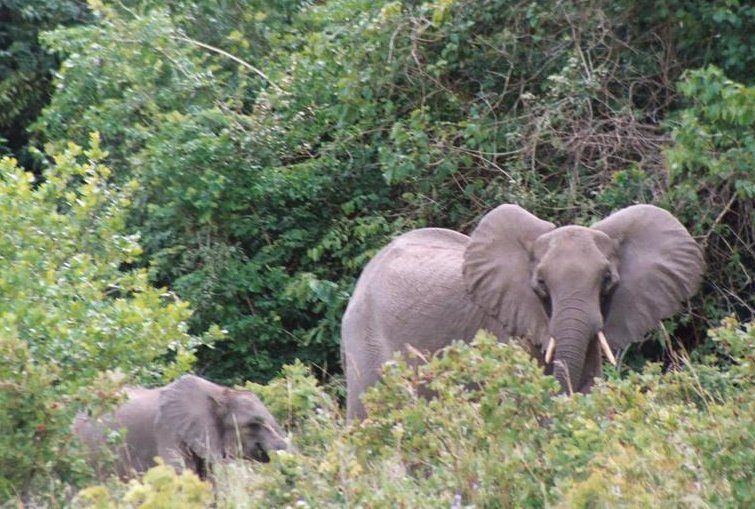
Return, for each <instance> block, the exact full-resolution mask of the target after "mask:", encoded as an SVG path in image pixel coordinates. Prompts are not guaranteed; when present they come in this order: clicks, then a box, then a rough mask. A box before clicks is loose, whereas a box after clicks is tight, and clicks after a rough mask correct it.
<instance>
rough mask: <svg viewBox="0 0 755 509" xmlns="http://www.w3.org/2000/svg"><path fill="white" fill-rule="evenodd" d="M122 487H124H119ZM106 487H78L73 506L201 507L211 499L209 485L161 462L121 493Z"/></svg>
mask: <svg viewBox="0 0 755 509" xmlns="http://www.w3.org/2000/svg"><path fill="white" fill-rule="evenodd" d="M121 487H123V486H121ZM113 491H115V492H117V491H118V490H117V489H115V490H112V489H109V488H108V487H107V486H92V487H89V488H86V489H84V490H81V491H80V492H79V494H78V498H77V501H76V505H77V506H80V507H95V508H108V509H114V508H124V509H125V508H140V509H173V508H175V509H201V508H203V507H208V505H209V503H210V501H211V499H212V491H211V489H210V484H209V483H207V482H204V481H201V480H200V479H199V477H197V475H196V474H195V473H194V472H191V471H190V470H187V471H185V472H183V473H181V474H180V475H179V474H176V471H175V470H174V469H173V467H171V466H167V465H164V464H162V463H160V464H158V465H157V466H155V467H152V468H151V469H149V470H148V471H147V472H145V473H144V475H143V476H142V478H141V480H134V481H132V482H131V483H129V484H128V486H127V488H126V489H125V493H123V494H122V495H121V494H119V493H113Z"/></svg>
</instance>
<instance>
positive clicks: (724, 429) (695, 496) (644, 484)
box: [216, 318, 755, 507]
mask: <svg viewBox="0 0 755 509" xmlns="http://www.w3.org/2000/svg"><path fill="white" fill-rule="evenodd" d="M710 335H711V340H712V341H713V343H714V344H715V345H716V349H715V352H711V353H708V354H705V355H704V356H696V357H695V358H693V359H691V360H690V359H689V358H687V357H685V356H683V355H681V354H680V356H679V357H678V360H679V365H678V368H677V369H676V370H673V371H669V372H666V373H662V372H661V369H660V366H659V365H657V364H649V365H648V366H647V368H646V369H645V371H644V372H626V373H619V372H616V371H613V372H612V374H611V375H610V376H609V378H608V379H607V380H603V381H601V382H599V383H598V384H597V385H596V387H595V390H594V391H593V392H592V393H591V394H589V395H581V394H578V395H575V396H573V397H564V396H557V392H558V384H557V383H556V381H555V380H554V379H552V378H551V377H548V376H545V375H544V374H543V372H542V369H541V368H540V367H538V366H537V364H536V363H535V362H534V361H533V359H532V358H531V356H530V355H528V354H527V353H526V352H525V351H524V350H523V349H522V348H520V347H519V346H517V345H515V344H514V345H504V344H500V343H498V342H496V341H495V340H494V339H493V338H492V337H490V336H488V335H485V334H480V335H478V336H477V338H476V339H475V341H474V342H473V343H471V344H465V343H461V342H459V343H454V344H453V345H451V346H449V347H447V348H445V349H444V350H443V351H441V352H439V353H438V354H436V355H435V356H433V357H432V358H431V359H429V362H428V363H427V364H425V365H422V366H420V367H419V368H413V367H411V366H410V365H409V364H407V362H406V360H404V359H402V358H400V357H397V358H396V359H395V361H393V362H391V363H389V364H387V365H386V367H385V372H384V373H385V375H384V378H383V381H382V383H381V384H380V385H378V386H376V387H374V388H372V389H370V390H369V391H368V394H367V395H366V397H365V400H366V405H367V408H368V415H369V417H368V418H367V419H366V420H365V421H363V422H354V423H351V424H346V423H344V421H343V417H342V415H341V414H340V413H339V412H332V413H331V412H330V411H329V410H328V408H329V403H328V402H329V398H328V396H327V395H325V394H324V393H323V392H322V390H321V389H318V388H317V386H316V385H315V381H314V379H313V378H312V377H311V376H310V375H307V374H306V371H304V370H303V368H302V367H301V366H300V365H298V366H291V367H287V368H286V371H285V374H284V375H283V376H281V377H280V378H277V379H275V380H273V381H272V382H271V384H270V386H268V387H267V388H265V387H262V386H255V387H254V389H255V390H256V391H259V392H261V393H262V394H263V396H264V397H265V399H266V402H267V404H268V405H270V407H271V408H272V409H274V411H275V412H276V414H277V415H278V417H279V418H281V420H282V421H283V422H286V421H285V418H284V416H285V415H288V416H290V417H291V420H289V421H288V422H289V423H293V424H294V426H295V429H296V430H297V431H295V432H294V433H293V434H292V440H293V442H294V445H295V446H296V448H295V449H294V450H293V451H291V452H285V453H280V454H277V455H274V457H273V458H272V461H271V463H269V464H266V465H260V464H252V463H248V462H247V463H233V464H230V465H226V466H224V467H223V468H222V469H220V470H219V471H218V472H217V473H218V476H219V477H218V479H217V481H216V486H217V493H216V503H217V505H218V507H241V506H243V507H271V506H276V507H277V506H280V507H283V506H295V507H322V506H328V507H340V506H343V507H353V506H363V507H385V506H391V507H394V506H398V507H438V506H447V507H471V506H474V507H546V506H553V507H604V506H606V507H608V506H610V507H616V506H622V507H635V506H648V505H652V506H663V507H668V506H689V505H710V506H714V507H747V506H749V505H751V504H752V503H753V502H755V489H753V486H754V485H755V484H753V481H754V479H753V473H752V468H751V466H752V462H753V461H755V456H754V453H753V451H755V430H753V428H752V426H751V423H752V421H753V418H755V406H754V404H753V401H755V398H753V396H755V393H754V392H753V389H754V388H755V371H754V370H753V366H755V362H753V361H755V359H754V358H753V351H755V350H754V349H753V347H755V323H750V324H746V325H743V326H742V325H740V324H739V323H738V322H737V321H736V320H734V319H733V318H728V319H726V320H725V321H724V322H723V324H722V325H721V326H720V327H719V328H716V329H713V330H711V331H710ZM722 388H724V389H723V390H722ZM266 389H267V390H266ZM428 390H432V392H433V394H434V397H433V398H431V399H426V398H425V397H423V396H422V394H427V391H428ZM314 429H316V430H319V431H320V435H319V436H322V437H323V439H322V440H313V439H312V438H313V436H314V435H313V434H312V430H314Z"/></svg>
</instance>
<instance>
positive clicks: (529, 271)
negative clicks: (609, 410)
mask: <svg viewBox="0 0 755 509" xmlns="http://www.w3.org/2000/svg"><path fill="white" fill-rule="evenodd" d="M702 271H703V258H702V252H701V250H700V248H699V246H698V245H697V243H696V242H695V241H694V240H693V239H692V237H691V236H690V235H689V233H688V232H687V230H686V229H685V228H684V226H682V225H681V223H679V221H677V220H676V218H674V216H672V215H671V214H670V213H668V212H666V211H665V210H663V209H660V208H658V207H654V206H651V205H635V206H632V207H628V208H626V209H623V210H621V211H619V212H616V213H615V214H613V215H611V216H609V217H608V218H606V219H604V220H603V221H600V222H598V223H596V224H594V225H593V226H592V227H590V228H586V227H582V226H564V227H561V228H556V227H555V226H554V225H553V224H552V223H549V222H546V221H542V220H540V219H538V218H537V217H535V216H533V215H532V214H530V213H529V212H527V211H525V210H524V209H522V208H520V207H518V206H516V205H501V206H500V207H498V208H496V209H495V210H493V211H491V212H490V213H488V214H487V215H486V216H485V217H484V218H483V219H482V221H481V222H480V224H479V225H478V227H477V228H476V229H475V231H474V232H473V233H472V235H471V238H470V241H469V244H468V247H467V249H466V252H465V254H464V266H463V277H464V281H465V284H466V287H467V291H468V292H469V294H470V296H471V298H472V300H474V301H475V302H476V303H477V304H478V305H480V306H481V307H483V308H485V309H486V310H487V311H488V312H489V313H490V314H491V315H493V316H494V317H496V318H498V319H499V320H500V321H501V322H502V323H503V324H504V325H505V326H506V329H507V331H508V332H509V333H510V334H511V335H514V336H526V337H529V338H531V339H532V340H533V341H534V342H535V343H536V344H538V345H539V347H540V349H541V351H542V352H543V353H544V359H545V362H546V364H547V365H548V368H547V369H548V370H549V371H550V372H552V373H553V374H554V375H555V377H556V378H557V379H558V380H559V382H560V383H561V386H562V388H563V390H564V391H566V392H573V391H582V392H587V391H589V389H590V387H591V386H592V381H593V377H595V376H599V375H600V373H601V368H600V366H601V352H603V353H604V354H605V355H607V356H608V357H609V359H612V356H613V354H612V352H611V350H614V351H615V350H616V349H619V348H622V347H625V346H627V345H628V344H629V343H631V342H632V341H639V340H641V339H642V337H643V335H644V334H645V333H646V332H648V331H650V330H651V329H652V328H654V327H655V326H656V325H657V324H658V322H659V321H660V320H661V319H662V318H665V317H668V316H670V315H671V314H673V313H674V312H675V311H676V310H677V309H678V307H679V306H680V303H681V302H682V301H683V300H685V299H687V298H689V297H690V296H692V295H693V294H694V292H695V291H696V289H697V286H698V284H699V282H700V279H701V276H702Z"/></svg>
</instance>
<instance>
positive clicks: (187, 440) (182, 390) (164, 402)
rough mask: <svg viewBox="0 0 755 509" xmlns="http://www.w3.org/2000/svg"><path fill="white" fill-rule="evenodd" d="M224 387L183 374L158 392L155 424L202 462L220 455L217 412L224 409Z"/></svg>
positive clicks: (220, 432) (218, 457)
mask: <svg viewBox="0 0 755 509" xmlns="http://www.w3.org/2000/svg"><path fill="white" fill-rule="evenodd" d="M224 393H225V388H224V387H221V386H219V385H216V384H214V383H212V382H210V381H208V380H205V379H203V378H200V377H198V376H195V375H184V376H182V377H181V378H179V379H178V380H176V381H175V382H173V383H170V384H168V385H166V386H165V387H163V388H162V389H161V390H160V403H159V407H158V412H157V418H156V421H155V422H156V424H157V425H158V426H160V427H162V428H163V429H165V430H170V431H172V432H173V433H175V435H176V436H177V437H178V440H179V441H180V442H182V443H183V444H186V445H187V446H188V447H189V448H190V449H191V450H192V451H193V452H194V453H196V454H198V455H199V456H200V457H202V458H204V459H206V460H213V461H214V460H218V459H220V457H221V456H222V454H223V449H222V443H223V442H222V433H223V430H222V429H221V427H220V422H221V421H220V419H219V418H218V413H219V412H222V408H223V407H224V406H225V401H224Z"/></svg>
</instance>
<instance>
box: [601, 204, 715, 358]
mask: <svg viewBox="0 0 755 509" xmlns="http://www.w3.org/2000/svg"><path fill="white" fill-rule="evenodd" d="M593 228H594V229H596V230H600V231H602V232H604V233H606V234H607V235H608V236H610V237H612V238H613V239H615V240H616V241H618V244H619V282H618V285H617V286H616V289H615V290H614V292H613V295H612V296H611V302H610V306H609V309H608V313H607V316H606V317H605V324H604V330H605V334H606V337H607V338H608V340H609V342H610V343H611V346H612V347H613V348H614V349H616V348H622V347H625V346H627V345H628V344H629V343H631V342H632V341H640V340H642V338H643V336H644V334H645V333H647V332H648V331H650V330H652V329H653V328H654V327H656V326H657V325H658V322H659V321H660V320H661V319H663V318H667V317H669V316H671V315H672V314H673V313H675V312H676V311H677V310H678V309H679V307H680V305H681V303H682V301H684V300H686V299H688V298H689V297H691V296H692V295H694V293H695V292H696V291H697V287H698V285H699V284H700V280H701V278H702V274H703V267H704V262H703V254H702V250H701V249H700V246H698V245H697V243H696V242H695V240H694V239H693V238H692V236H691V235H690V234H689V232H687V230H686V229H685V228H684V226H682V224H681V223H680V222H679V221H678V220H677V219H676V218H675V217H674V216H673V215H671V214H670V213H669V212H667V211H665V210H663V209H661V208H658V207H654V206H652V205H634V206H631V207H627V208H625V209H623V210H620V211H619V212H616V213H615V214H612V215H610V216H608V217H607V218H606V219H604V220H602V221H600V222H598V223H596V224H594V225H593Z"/></svg>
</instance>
